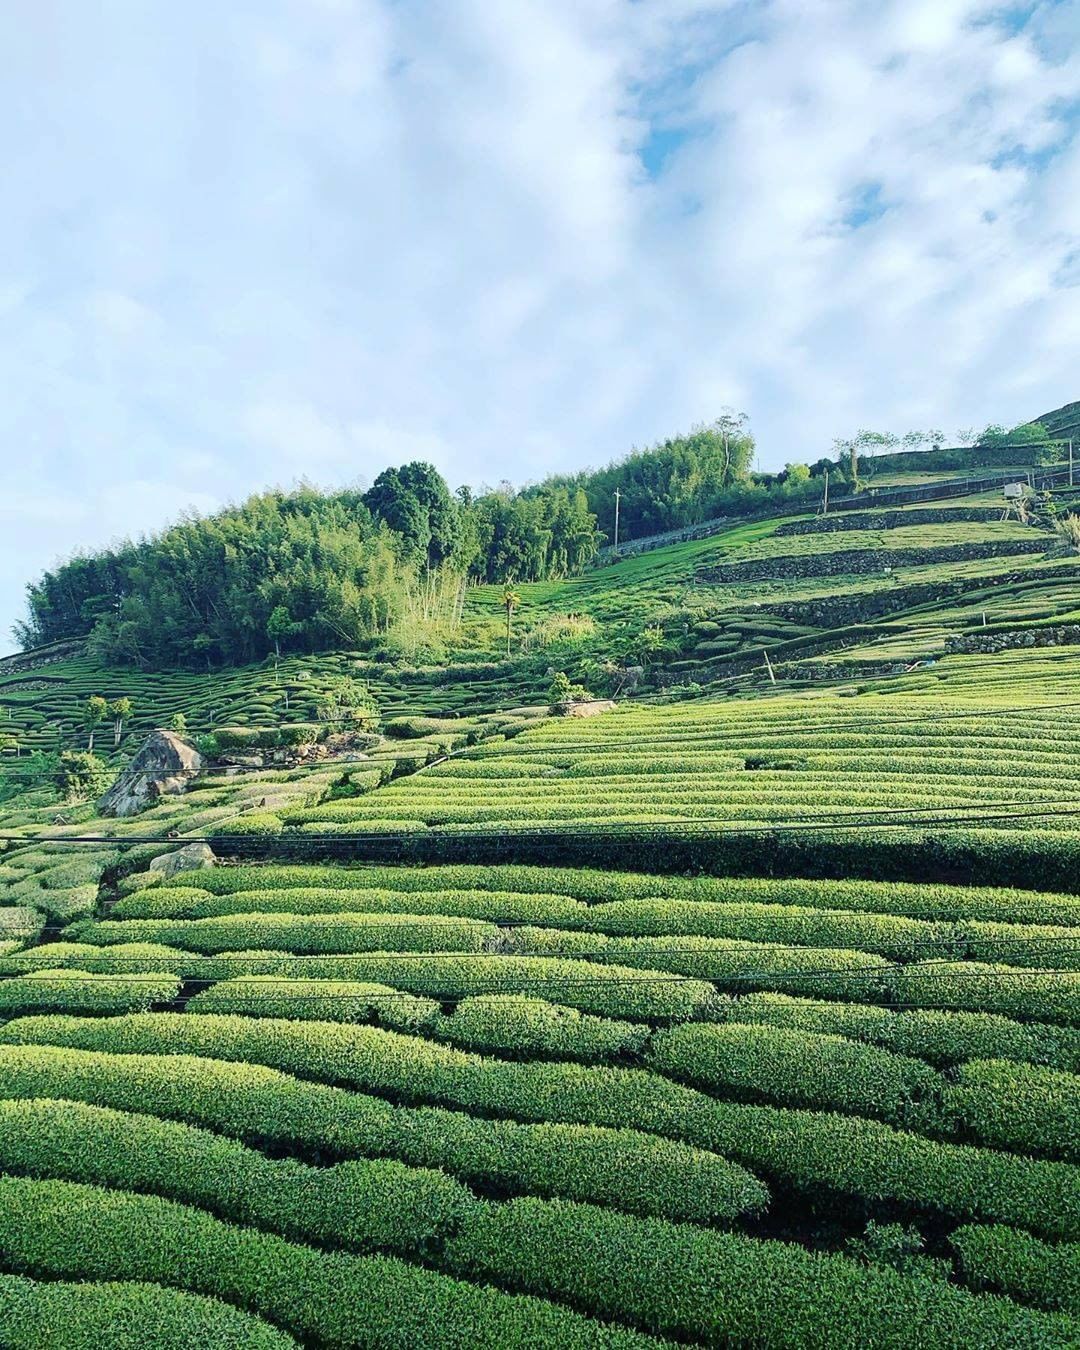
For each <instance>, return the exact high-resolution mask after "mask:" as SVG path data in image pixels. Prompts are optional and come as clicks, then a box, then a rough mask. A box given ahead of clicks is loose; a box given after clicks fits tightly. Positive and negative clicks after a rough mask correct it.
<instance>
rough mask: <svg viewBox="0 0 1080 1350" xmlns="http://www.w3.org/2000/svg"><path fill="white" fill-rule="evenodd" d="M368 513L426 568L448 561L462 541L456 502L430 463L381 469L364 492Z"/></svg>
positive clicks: (417, 461)
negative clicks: (411, 550)
mask: <svg viewBox="0 0 1080 1350" xmlns="http://www.w3.org/2000/svg"><path fill="white" fill-rule="evenodd" d="M363 501H364V505H365V506H366V507H367V508H368V510H369V511H370V512H371V514H372V515H373V516H374V517H375V518H376V519H377V520H382V521H385V523H386V524H387V525H388V526H389V527H390V528H391V529H392V530H394V531H395V532H396V533H398V534H399V535H401V536H402V538H403V539H404V540H405V541H406V543H407V544H408V545H410V546H411V547H412V548H413V549H414V550H415V551H416V553H417V554H418V555H419V557H420V559H421V561H422V563H423V564H424V565H425V566H426V567H427V568H429V569H432V568H435V567H438V566H439V565H440V564H441V563H443V562H447V561H449V560H450V559H451V558H452V557H453V555H454V554H455V552H456V551H457V548H458V545H459V543H460V541H461V522H460V515H459V505H458V502H457V500H456V499H455V498H454V497H452V496H451V495H450V489H449V488H448V487H447V485H446V480H445V479H444V478H443V476H442V474H441V473H439V471H438V469H436V468H435V467H434V465H432V464H425V463H423V462H422V461H419V460H415V461H413V462H412V463H410V464H403V465H401V467H400V468H397V469H384V470H383V471H382V473H380V474H379V476H378V478H376V479H375V482H374V483H373V484H372V485H371V487H370V488H369V490H368V491H367V492H365V493H364V498H363Z"/></svg>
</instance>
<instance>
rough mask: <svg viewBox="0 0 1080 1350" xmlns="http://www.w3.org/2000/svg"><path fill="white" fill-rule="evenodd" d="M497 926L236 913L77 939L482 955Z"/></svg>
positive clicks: (141, 922)
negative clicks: (473, 952) (472, 952)
mask: <svg viewBox="0 0 1080 1350" xmlns="http://www.w3.org/2000/svg"><path fill="white" fill-rule="evenodd" d="M498 932H499V930H498V929H497V928H496V927H495V926H494V925H493V924H486V923H481V922H479V921H478V920H476V919H460V918H454V917H451V916H446V917H429V916H426V915H413V914H314V915H304V914H301V915H296V914H237V915H228V916H226V917H224V918H220V919H176V920H170V919H129V920H126V921H125V922H123V923H118V922H115V921H113V920H111V919H105V920H100V921H96V922H90V923H85V924H80V925H79V926H78V928H77V929H74V930H73V935H75V936H78V937H79V938H80V939H82V940H84V941H88V942H91V943H93V944H96V945H99V946H108V945H110V944H114V943H118V942H131V941H137V942H162V943H165V944H166V945H169V946H171V945H175V946H179V947H183V948H184V949H186V950H188V951H193V952H206V953H214V952H225V951H230V950H235V949H236V948H237V947H240V946H246V947H248V948H250V949H252V950H255V949H259V948H266V949H268V950H274V951H289V952H310V953H320V952H324V953H338V952H341V953H347V952H364V951H375V952H377V951H387V950H389V951H429V952H440V951H455V952H462V951H479V950H480V949H481V948H482V947H483V946H484V944H485V943H488V942H491V941H492V940H493V939H495V938H496V937H497V936H498Z"/></svg>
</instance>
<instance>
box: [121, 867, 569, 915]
mask: <svg viewBox="0 0 1080 1350" xmlns="http://www.w3.org/2000/svg"><path fill="white" fill-rule="evenodd" d="M224 870H226V871H232V870H233V869H231V868H227V869H224ZM237 870H239V869H237ZM243 870H244V871H247V870H248V869H246V868H245V869H243ZM365 912H368V913H378V914H450V915H458V916H460V917H463V918H470V919H487V920H488V921H490V922H495V923H514V922H517V923H535V924H550V925H552V926H554V927H569V928H577V927H580V926H582V922H583V920H584V919H585V917H586V915H587V910H586V906H585V905H584V904H583V903H582V902H581V901H580V900H574V899H571V898H570V897H569V896H563V895H536V894H530V895H521V894H515V893H514V892H512V891H489V890H434V889H432V890H425V891H421V890H409V891H394V890H386V889H384V888H382V887H371V888H370V889H362V888H360V887H352V888H348V889H336V890H331V889H326V888H324V887H321V886H297V887H290V888H285V887H265V888H263V889H261V890H244V891H236V892H229V893H225V894H214V895H211V894H210V893H209V892H208V891H205V890H196V889H194V888H189V887H184V888H181V887H179V886H161V887H158V888H156V889H155V890H151V891H148V892H143V893H142V894H137V895H133V896H129V897H128V898H126V899H124V900H121V901H120V902H119V903H118V904H116V905H115V906H114V907H113V909H112V912H111V913H112V917H115V918H119V919H158V918H170V919H208V918H219V917H222V916H225V915H230V914H251V913H259V914H308V915H310V914H341V913H346V914H361V913H365Z"/></svg>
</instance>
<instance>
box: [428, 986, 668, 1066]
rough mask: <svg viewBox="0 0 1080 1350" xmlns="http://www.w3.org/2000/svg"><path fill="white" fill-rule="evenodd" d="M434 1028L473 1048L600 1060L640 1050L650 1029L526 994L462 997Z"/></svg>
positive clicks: (442, 1035) (523, 1055)
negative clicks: (453, 1010) (590, 1013)
mask: <svg viewBox="0 0 1080 1350" xmlns="http://www.w3.org/2000/svg"><path fill="white" fill-rule="evenodd" d="M430 1032H431V1034H433V1035H435V1036H437V1037H439V1038H440V1039H442V1040H448V1041H453V1042H454V1043H455V1044H457V1045H464V1046H468V1047H469V1048H470V1049H474V1050H494V1051H496V1052H499V1053H501V1054H504V1055H506V1054H509V1055H512V1056H514V1057H521V1058H525V1059H528V1058H532V1057H534V1056H537V1055H547V1056H557V1057H562V1058H566V1059H582V1060H602V1059H610V1058H613V1057H614V1056H616V1055H625V1054H636V1053H637V1052H638V1051H640V1050H641V1048H642V1047H643V1045H644V1044H645V1040H646V1038H647V1037H648V1034H649V1028H648V1027H647V1026H643V1025H641V1024H640V1023H635V1022H620V1021H616V1020H614V1019H611V1018H606V1017H593V1016H591V1015H589V1014H588V1013H581V1012H578V1011H577V1009H576V1008H567V1007H562V1006H560V1005H559V1004H555V1003H549V1002H547V1000H546V999H541V998H530V997H528V996H527V995H524V994H516V995H515V994H488V995H485V994H480V995H477V996H476V997H475V998H467V999H463V1000H462V1002H461V1003H459V1004H458V1006H457V1009H456V1010H455V1012H454V1015H453V1016H452V1017H443V1018H441V1019H440V1020H439V1021H437V1022H435V1023H434V1024H433V1025H432V1026H431V1027H430Z"/></svg>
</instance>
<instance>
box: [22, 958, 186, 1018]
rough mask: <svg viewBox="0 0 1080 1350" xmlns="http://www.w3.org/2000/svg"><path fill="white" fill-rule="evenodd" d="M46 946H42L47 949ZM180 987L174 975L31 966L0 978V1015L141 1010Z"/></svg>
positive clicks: (172, 995)
mask: <svg viewBox="0 0 1080 1350" xmlns="http://www.w3.org/2000/svg"><path fill="white" fill-rule="evenodd" d="M49 950H50V949H49V948H48V947H46V948H45V952H46V953H48V951H49ZM179 991H180V980H179V979H178V978H177V977H176V976H175V975H169V974H162V973H156V974H155V973H152V972H150V973H146V974H131V975H93V974H90V973H89V972H88V971H83V970H64V969H59V970H49V969H46V970H34V971H32V972H31V973H29V974H27V975H18V976H15V977H14V978H13V979H8V980H0V1015H5V1016H8V1017H11V1016H14V1015H15V1014H17V1013H29V1012H69V1013H84V1012H95V1013H124V1012H145V1011H146V1009H147V1008H149V1007H150V1006H151V1004H154V1003H168V1002H170V1001H171V1000H172V999H174V998H175V997H176V996H177V994H178V993H179Z"/></svg>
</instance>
